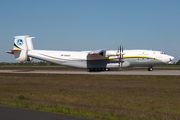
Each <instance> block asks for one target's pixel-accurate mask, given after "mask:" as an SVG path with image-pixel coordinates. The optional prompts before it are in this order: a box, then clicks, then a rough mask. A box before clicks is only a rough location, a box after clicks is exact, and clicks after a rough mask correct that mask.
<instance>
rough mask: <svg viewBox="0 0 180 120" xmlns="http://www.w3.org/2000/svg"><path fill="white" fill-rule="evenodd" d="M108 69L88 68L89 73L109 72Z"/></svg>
mask: <svg viewBox="0 0 180 120" xmlns="http://www.w3.org/2000/svg"><path fill="white" fill-rule="evenodd" d="M109 70H110V68H90V69H89V71H90V72H92V71H109Z"/></svg>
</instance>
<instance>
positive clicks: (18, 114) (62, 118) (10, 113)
mask: <svg viewBox="0 0 180 120" xmlns="http://www.w3.org/2000/svg"><path fill="white" fill-rule="evenodd" d="M0 119H1V120H95V119H89V118H83V117H77V116H72V115H64V114H58V113H50V112H44V111H37V110H31V109H24V108H15V107H7V106H1V105H0Z"/></svg>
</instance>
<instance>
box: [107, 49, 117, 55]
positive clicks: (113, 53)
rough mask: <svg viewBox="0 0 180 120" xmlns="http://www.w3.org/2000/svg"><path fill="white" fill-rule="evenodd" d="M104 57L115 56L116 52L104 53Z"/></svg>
mask: <svg viewBox="0 0 180 120" xmlns="http://www.w3.org/2000/svg"><path fill="white" fill-rule="evenodd" d="M105 56H106V57H110V56H117V52H116V51H112V50H111V51H110V50H109V51H106V53H105Z"/></svg>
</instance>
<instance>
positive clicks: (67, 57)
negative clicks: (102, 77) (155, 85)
mask: <svg viewBox="0 0 180 120" xmlns="http://www.w3.org/2000/svg"><path fill="white" fill-rule="evenodd" d="M90 52H91V51H81V52H74V51H50V50H29V51H28V56H29V57H33V58H37V59H40V60H44V61H48V62H52V63H56V64H60V65H64V66H71V67H78V68H88V69H90V68H119V67H146V66H151V67H152V66H155V65H162V64H167V63H169V62H170V61H172V60H173V59H174V57H172V56H170V55H166V54H164V53H163V52H161V51H152V50H124V52H123V58H122V59H123V61H124V62H123V63H122V64H121V66H120V64H119V58H120V57H118V56H102V55H99V54H97V55H90V54H89V53H90ZM116 52H117V51H115V50H114V51H113V50H110V51H109V53H116ZM107 53H108V52H107Z"/></svg>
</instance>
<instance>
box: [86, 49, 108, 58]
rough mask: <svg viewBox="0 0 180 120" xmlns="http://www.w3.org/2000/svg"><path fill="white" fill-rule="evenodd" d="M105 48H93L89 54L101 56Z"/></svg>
mask: <svg viewBox="0 0 180 120" xmlns="http://www.w3.org/2000/svg"><path fill="white" fill-rule="evenodd" d="M106 51H107V49H99V50H94V51H91V52H90V53H89V54H90V55H98V54H99V55H102V56H103V53H104V52H106Z"/></svg>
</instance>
